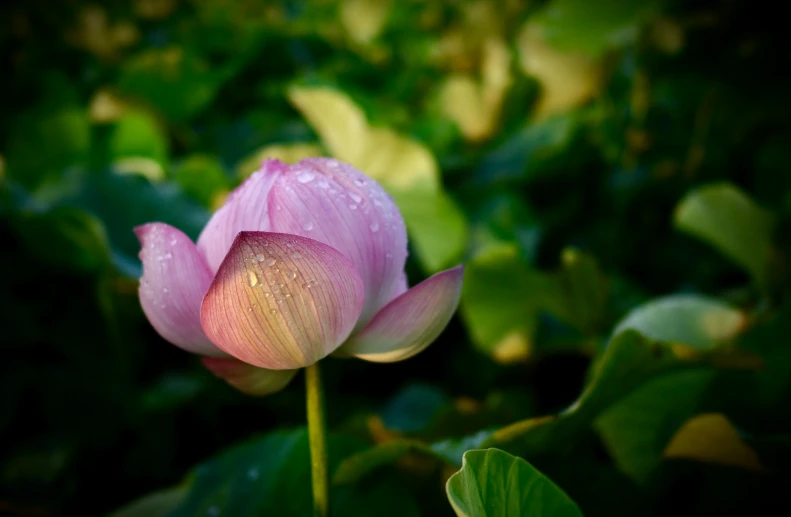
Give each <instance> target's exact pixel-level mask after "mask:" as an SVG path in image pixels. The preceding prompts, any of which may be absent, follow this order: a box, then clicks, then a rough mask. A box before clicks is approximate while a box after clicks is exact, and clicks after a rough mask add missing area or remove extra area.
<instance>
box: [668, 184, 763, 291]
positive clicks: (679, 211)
mask: <svg viewBox="0 0 791 517" xmlns="http://www.w3.org/2000/svg"><path fill="white" fill-rule="evenodd" d="M674 222H675V225H676V227H677V228H678V229H680V230H682V231H684V232H687V233H689V234H692V235H695V236H696V237H698V238H699V239H701V240H703V241H706V242H708V243H709V244H711V245H712V246H714V247H716V248H717V249H719V250H720V251H721V252H722V253H723V254H724V255H726V256H727V257H729V258H730V259H731V260H733V261H734V262H735V263H737V264H739V265H740V266H741V267H743V268H744V269H745V270H746V271H747V272H748V273H749V274H750V275H751V276H752V277H753V280H754V281H755V282H756V283H757V284H759V285H760V286H762V287H764V286H766V284H767V280H768V276H769V266H770V258H771V253H772V233H773V231H774V224H775V220H774V217H773V216H772V215H771V214H770V213H769V212H767V211H766V210H764V209H763V208H761V207H760V206H758V205H757V204H755V202H753V200H752V199H750V198H749V197H748V196H747V195H746V194H745V193H744V192H742V191H741V190H739V189H737V188H736V187H735V186H733V185H730V184H728V183H714V184H711V185H707V186H705V187H701V188H699V189H697V190H694V191H692V192H690V193H689V194H688V195H687V196H686V197H684V199H682V200H681V202H680V203H679V204H678V206H676V211H675V216H674Z"/></svg>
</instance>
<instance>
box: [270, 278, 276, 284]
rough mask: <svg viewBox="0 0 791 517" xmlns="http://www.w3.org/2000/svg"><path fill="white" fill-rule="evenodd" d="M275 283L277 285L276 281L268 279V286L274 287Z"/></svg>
mask: <svg viewBox="0 0 791 517" xmlns="http://www.w3.org/2000/svg"><path fill="white" fill-rule="evenodd" d="M276 283H277V280H275V279H274V278H270V279H269V285H275V284H276Z"/></svg>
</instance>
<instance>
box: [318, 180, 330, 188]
mask: <svg viewBox="0 0 791 517" xmlns="http://www.w3.org/2000/svg"><path fill="white" fill-rule="evenodd" d="M319 188H322V189H324V190H326V189H328V188H330V184H329V182H328V181H327V180H321V181H319Z"/></svg>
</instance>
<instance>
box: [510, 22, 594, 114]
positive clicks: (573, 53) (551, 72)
mask: <svg viewBox="0 0 791 517" xmlns="http://www.w3.org/2000/svg"><path fill="white" fill-rule="evenodd" d="M516 45H517V48H518V50H519V63H520V65H521V67H522V70H523V71H524V72H525V73H526V74H527V75H530V76H533V77H535V78H536V79H538V81H539V83H540V84H541V94H540V96H539V100H538V104H537V106H536V107H535V112H534V113H535V115H536V116H537V117H539V118H543V117H546V116H549V115H553V114H556V113H563V112H565V111H568V110H569V109H571V108H573V107H576V106H579V105H581V104H584V103H585V102H587V101H588V100H590V99H591V98H593V97H594V96H595V95H596V94H597V93H598V92H599V90H600V88H601V85H602V63H601V62H600V61H599V60H597V59H594V58H591V57H589V56H588V55H585V54H583V53H582V51H580V50H579V49H574V50H559V49H557V48H556V47H554V46H552V44H550V43H548V42H547V41H546V38H545V31H543V30H542V29H541V28H540V27H538V26H537V25H536V24H535V22H534V21H532V20H530V21H528V22H527V23H526V24H525V25H524V27H523V28H522V30H521V31H520V33H519V36H518V38H517V43H516Z"/></svg>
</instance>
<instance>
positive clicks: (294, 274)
mask: <svg viewBox="0 0 791 517" xmlns="http://www.w3.org/2000/svg"><path fill="white" fill-rule="evenodd" d="M286 276H287V277H288V278H290V279H291V280H294V279H296V278H297V272H296V271H289V272H288V273H286Z"/></svg>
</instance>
